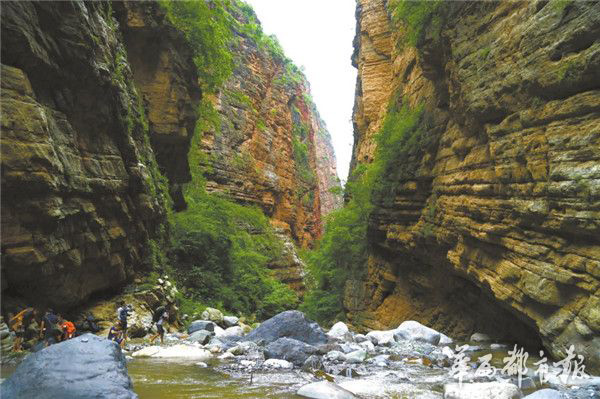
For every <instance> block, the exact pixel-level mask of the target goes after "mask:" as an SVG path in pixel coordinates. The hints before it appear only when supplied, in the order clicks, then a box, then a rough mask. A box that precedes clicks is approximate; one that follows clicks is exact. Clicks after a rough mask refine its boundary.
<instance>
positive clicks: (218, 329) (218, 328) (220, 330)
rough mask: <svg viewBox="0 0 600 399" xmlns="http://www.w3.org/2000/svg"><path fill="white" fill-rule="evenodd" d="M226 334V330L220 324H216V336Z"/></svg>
mask: <svg viewBox="0 0 600 399" xmlns="http://www.w3.org/2000/svg"><path fill="white" fill-rule="evenodd" d="M224 336H225V330H223V329H222V328H221V327H219V326H215V337H217V338H221V337H224Z"/></svg>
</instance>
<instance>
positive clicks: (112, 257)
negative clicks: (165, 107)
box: [2, 2, 185, 308]
mask: <svg viewBox="0 0 600 399" xmlns="http://www.w3.org/2000/svg"><path fill="white" fill-rule="evenodd" d="M157 24H158V25H160V22H157ZM165 40H166V39H165ZM2 62H3V66H2V293H3V296H2V299H3V306H5V305H6V306H9V305H10V303H9V302H10V298H23V299H25V300H26V302H27V303H29V304H36V305H48V304H49V305H53V306H56V307H58V308H67V307H71V306H74V305H76V304H78V303H81V302H82V301H83V300H85V299H86V298H87V297H89V296H90V295H91V294H93V293H94V292H98V291H103V290H107V289H111V288H114V287H119V286H120V285H122V284H124V283H125V282H126V281H127V280H129V279H130V278H131V277H132V276H133V275H134V273H135V272H136V271H140V270H145V269H148V268H150V266H151V262H152V259H153V257H155V256H156V251H157V250H158V248H159V246H160V242H161V240H163V239H164V237H165V223H166V212H167V211H166V210H167V208H168V206H169V199H168V198H169V196H168V192H167V188H166V184H165V180H164V178H163V177H162V176H161V174H160V172H159V169H158V165H157V163H156V160H155V158H154V153H153V151H152V148H151V146H150V141H149V129H148V122H147V120H146V116H145V109H144V106H143V104H142V101H141V98H140V96H139V95H138V94H137V91H136V89H135V87H134V85H133V78H132V74H131V69H130V66H129V63H128V59H127V52H126V48H125V46H124V45H123V41H122V37H121V33H120V32H119V30H118V26H117V23H116V21H115V20H114V19H113V17H112V9H111V5H110V4H108V3H92V2H87V3H83V2H77V3H68V2H38V3H34V2H7V3H4V4H3V5H2ZM181 155H183V156H185V152H184V153H183V154H181Z"/></svg>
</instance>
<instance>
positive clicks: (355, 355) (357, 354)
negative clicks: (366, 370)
mask: <svg viewBox="0 0 600 399" xmlns="http://www.w3.org/2000/svg"><path fill="white" fill-rule="evenodd" d="M366 358H367V351H366V350H364V349H361V350H357V351H354V352H350V353H348V354H347V355H346V361H347V362H348V363H362V362H364V361H365V359H366Z"/></svg>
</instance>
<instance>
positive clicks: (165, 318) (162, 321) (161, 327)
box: [150, 310, 169, 345]
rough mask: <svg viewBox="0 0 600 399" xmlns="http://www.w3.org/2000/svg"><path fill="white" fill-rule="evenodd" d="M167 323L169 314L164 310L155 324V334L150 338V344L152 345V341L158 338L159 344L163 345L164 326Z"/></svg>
mask: <svg viewBox="0 0 600 399" xmlns="http://www.w3.org/2000/svg"><path fill="white" fill-rule="evenodd" d="M168 321H169V312H167V311H166V310H165V311H164V312H163V314H162V316H161V317H160V319H159V320H158V321H157V322H156V331H157V332H156V334H155V335H153V336H152V338H150V343H154V340H155V339H156V338H158V337H159V336H160V344H161V345H162V344H163V343H164V338H165V328H164V324H165V323H166V322H168Z"/></svg>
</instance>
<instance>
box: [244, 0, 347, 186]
mask: <svg viewBox="0 0 600 399" xmlns="http://www.w3.org/2000/svg"><path fill="white" fill-rule="evenodd" d="M246 2H247V3H248V4H250V5H251V6H252V7H253V8H254V11H255V12H256V15H257V16H258V19H260V21H261V22H262V26H263V31H264V32H265V33H267V34H275V35H276V36H277V38H278V39H279V42H280V43H281V46H282V47H283V49H284V51H285V53H286V55H287V56H288V57H289V58H291V59H292V60H293V61H294V63H295V64H296V65H298V66H304V68H305V71H304V73H305V74H306V77H307V78H308V81H309V82H310V85H311V92H312V97H313V100H314V101H315V103H316V105H317V108H318V109H319V113H320V114H321V117H322V118H323V119H324V120H325V123H326V124H327V128H328V130H329V133H330V134H331V138H332V141H333V147H334V148H335V155H336V158H337V170H338V175H339V177H340V179H342V180H344V181H345V180H346V178H347V177H348V167H349V165H350V158H351V156H352V142H353V140H354V139H353V133H352V121H351V120H352V107H353V105H354V86H355V84H356V69H355V68H354V67H353V66H352V65H351V63H350V56H351V55H352V40H353V39H354V30H355V24H356V21H355V19H354V10H355V7H356V6H355V4H356V2H355V1H352V0H246Z"/></svg>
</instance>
